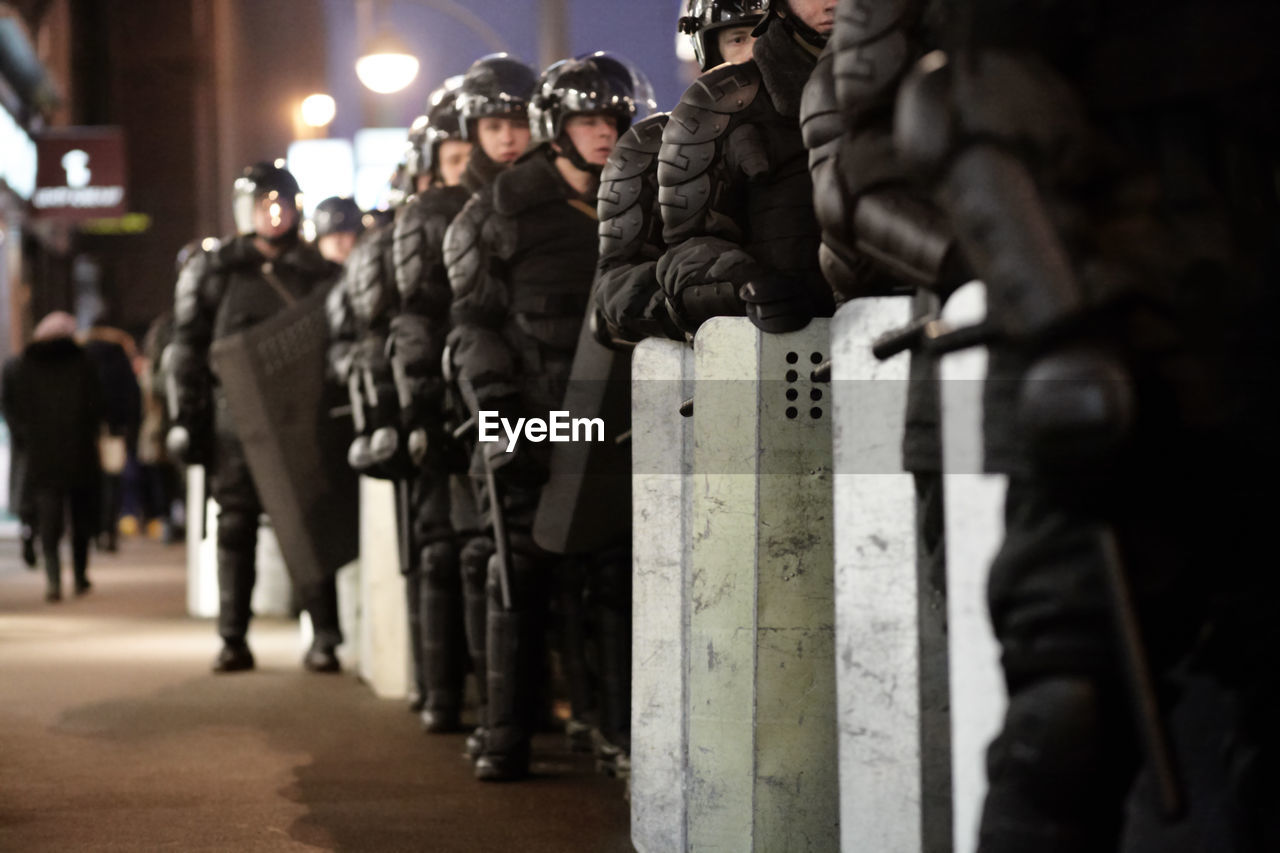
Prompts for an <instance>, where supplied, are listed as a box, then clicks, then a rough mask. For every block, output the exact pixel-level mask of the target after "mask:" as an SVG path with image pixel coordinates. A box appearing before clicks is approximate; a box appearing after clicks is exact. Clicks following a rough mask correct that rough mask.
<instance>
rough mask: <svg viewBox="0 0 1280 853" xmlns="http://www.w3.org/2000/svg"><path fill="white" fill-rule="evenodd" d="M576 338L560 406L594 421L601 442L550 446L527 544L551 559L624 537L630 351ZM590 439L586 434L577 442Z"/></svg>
mask: <svg viewBox="0 0 1280 853" xmlns="http://www.w3.org/2000/svg"><path fill="white" fill-rule="evenodd" d="M591 315H592V309H591V308H590V307H588V309H587V319H586V320H585V321H584V322H583V324H582V331H581V332H580V333H579V334H578V348H577V350H575V352H574V356H573V366H572V367H571V368H570V371H569V388H568V390H567V391H566V392H565V398H564V405H563V406H561V408H562V409H564V410H565V411H567V412H568V413H569V417H570V418H573V419H580V418H588V419H596V418H598V419H600V420H602V421H603V422H604V436H603V438H604V440H603V441H595V440H590V441H585V440H578V441H569V442H561V443H557V444H554V445H552V449H551V464H550V476H549V478H548V480H547V483H546V485H545V486H543V488H542V496H541V498H540V499H539V501H538V511H537V514H536V515H535V516H534V520H533V541H534V542H536V543H538V545H539V546H540V547H542V548H544V549H546V550H547V551H550V552H552V553H554V554H583V553H587V552H590V551H595V550H599V549H600V548H604V547H607V546H609V545H615V544H618V543H619V542H622V543H626V542H630V534H631V442H630V441H629V437H630V431H631V347H626V348H625V349H618V350H615V349H610V348H608V347H606V346H604V345H603V344H601V343H600V342H599V341H598V340H597V339H596V336H595V334H594V333H593V330H592V328H591ZM584 437H585V438H590V439H596V438H599V436H598V435H597V434H596V433H595V432H593V431H591V430H590V429H588V430H586V431H584V433H580V434H579V436H578V438H579V439H582V438H584Z"/></svg>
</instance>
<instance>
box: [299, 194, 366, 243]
mask: <svg viewBox="0 0 1280 853" xmlns="http://www.w3.org/2000/svg"><path fill="white" fill-rule="evenodd" d="M361 218H362V213H361V211H360V205H358V204H356V203H355V201H354V200H353V199H352V198H351V197H350V196H336V195H334V196H329V197H328V198H326V199H325V200H324V201H322V202H320V203H319V204H317V205H316V212H315V213H314V214H312V216H311V219H312V221H313V222H315V225H316V239H317V240H319V239H320V238H321V237H324V236H326V235H329V234H341V233H343V232H349V233H352V234H359V233H360V232H361V231H363V230H364V225H363V223H362V222H361Z"/></svg>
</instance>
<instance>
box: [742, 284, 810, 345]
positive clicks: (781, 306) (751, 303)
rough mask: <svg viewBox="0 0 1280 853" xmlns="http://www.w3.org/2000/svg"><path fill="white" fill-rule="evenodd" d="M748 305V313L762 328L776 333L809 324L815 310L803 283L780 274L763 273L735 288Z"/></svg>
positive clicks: (794, 329) (756, 324)
mask: <svg viewBox="0 0 1280 853" xmlns="http://www.w3.org/2000/svg"><path fill="white" fill-rule="evenodd" d="M738 296H739V297H741V298H742V301H743V302H745V303H746V305H747V317H748V318H750V320H751V322H752V323H754V324H755V326H756V328H758V329H760V330H761V331H765V332H770V333H772V334H779V333H781V332H794V331H796V330H797V329H803V328H804V327H805V326H807V325H809V321H810V320H812V319H813V315H814V311H813V305H812V304H811V302H810V300H809V297H808V294H806V293H805V292H804V285H803V284H801V283H800V282H798V281H795V280H792V279H787V278H784V277H782V276H764V277H761V278H757V279H755V280H753V281H749V282H747V283H746V284H744V285H743V286H742V287H741V288H739V290H738Z"/></svg>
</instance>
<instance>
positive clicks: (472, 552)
mask: <svg viewBox="0 0 1280 853" xmlns="http://www.w3.org/2000/svg"><path fill="white" fill-rule="evenodd" d="M496 550H497V548H496V546H495V545H494V544H493V540H492V539H490V538H488V537H487V536H477V537H474V538H472V539H468V540H467V541H466V543H465V544H463V546H462V550H461V552H459V554H458V563H459V564H460V566H461V568H462V582H463V583H464V584H466V586H467V588H468V589H477V590H478V589H484V586H485V583H486V580H487V578H488V575H489V557H491V556H492V555H493V553H494V551H496Z"/></svg>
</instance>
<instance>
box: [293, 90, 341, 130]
mask: <svg viewBox="0 0 1280 853" xmlns="http://www.w3.org/2000/svg"><path fill="white" fill-rule="evenodd" d="M299 112H300V113H301V114H302V123H303V124H305V125H306V126H307V127H317V128H319V127H328V126H329V123H330V122H331V121H333V118H334V116H336V115H337V114H338V105H337V104H336V103H334V100H333V97H332V96H330V95H326V94H324V93H321V92H318V93H316V94H314V95H308V96H307V97H305V98H303V99H302V105H301V106H300V107H299Z"/></svg>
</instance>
